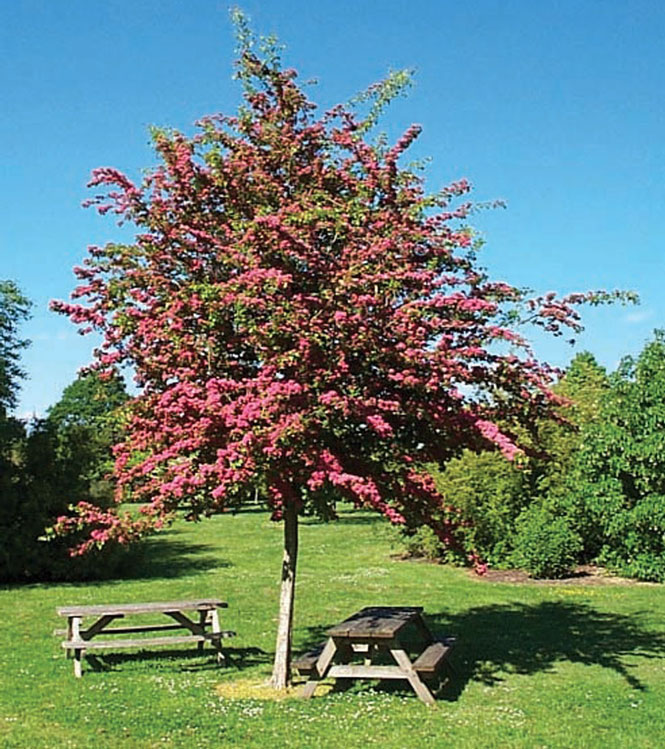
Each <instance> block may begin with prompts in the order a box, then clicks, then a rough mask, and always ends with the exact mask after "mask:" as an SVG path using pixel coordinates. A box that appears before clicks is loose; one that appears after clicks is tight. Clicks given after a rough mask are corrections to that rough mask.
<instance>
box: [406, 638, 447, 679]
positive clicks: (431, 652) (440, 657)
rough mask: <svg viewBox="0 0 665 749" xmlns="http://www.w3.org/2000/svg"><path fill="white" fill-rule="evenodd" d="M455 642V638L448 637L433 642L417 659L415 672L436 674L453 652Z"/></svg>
mask: <svg viewBox="0 0 665 749" xmlns="http://www.w3.org/2000/svg"><path fill="white" fill-rule="evenodd" d="M455 642H456V641H455V638H454V637H447V638H445V639H444V640H437V641H436V642H433V643H432V644H431V645H429V646H428V647H427V648H425V650H424V651H423V652H422V653H421V654H420V655H419V656H418V658H416V660H415V661H414V663H413V668H414V670H416V671H417V672H418V673H422V674H434V673H436V672H437V670H438V669H439V667H440V666H441V664H442V663H443V662H444V661H445V660H446V658H448V656H449V655H450V654H451V652H452V651H453V648H454V647H455Z"/></svg>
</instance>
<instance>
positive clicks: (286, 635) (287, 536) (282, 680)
mask: <svg viewBox="0 0 665 749" xmlns="http://www.w3.org/2000/svg"><path fill="white" fill-rule="evenodd" d="M297 561H298V508H297V507H296V505H295V503H294V502H293V501H290V502H287V503H286V507H285V508H284V556H283V559H282V588H281V592H280V598H279V622H278V625H277V642H276V644H275V662H274V664H273V670H272V678H271V680H270V683H271V684H272V686H273V687H274V688H275V689H285V688H286V687H287V686H288V685H289V684H290V683H291V639H292V638H291V635H292V630H293V601H294V594H295V586H296V564H297Z"/></svg>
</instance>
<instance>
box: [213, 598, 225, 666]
mask: <svg viewBox="0 0 665 749" xmlns="http://www.w3.org/2000/svg"><path fill="white" fill-rule="evenodd" d="M210 624H211V631H212V633H213V634H218V633H219V632H221V631H222V628H221V627H220V626H219V611H217V609H213V610H212V611H211V612H210ZM211 642H212V644H213V646H214V647H215V648H216V649H217V663H219V665H220V666H223V665H224V663H225V662H226V658H225V657H224V652H223V650H222V638H221V637H213V639H212V640H211Z"/></svg>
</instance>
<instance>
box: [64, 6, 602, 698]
mask: <svg viewBox="0 0 665 749" xmlns="http://www.w3.org/2000/svg"><path fill="white" fill-rule="evenodd" d="M240 28H241V34H240V37H241V43H242V45H241V46H242V49H241V57H240V60H239V63H238V74H239V78H240V79H241V81H242V82H243V84H244V91H245V94H244V99H245V103H244V105H243V106H242V107H241V108H240V110H239V112H238V114H237V115H236V116H231V117H229V116H224V115H216V116H211V117H205V118H203V119H202V120H201V121H200V122H199V123H198V127H199V130H198V132H197V134H196V135H195V136H194V137H191V138H189V137H186V136H185V135H183V134H181V133H179V132H165V131H161V130H160V131H155V132H154V134H153V135H154V144H155V149H156V151H157V153H158V154H159V156H160V158H161V165H160V166H158V167H157V168H156V169H154V170H153V171H152V172H151V173H150V174H149V175H148V176H147V177H146V178H145V179H144V181H143V182H142V184H140V185H137V184H135V183H133V182H132V181H130V180H129V179H128V178H127V177H126V176H124V175H123V174H121V173H120V172H118V171H116V170H115V169H109V168H103V169H97V170H96V171H95V172H94V173H93V178H92V181H91V183H90V184H91V186H92V187H98V188H102V192H101V193H100V194H99V195H98V196H96V197H94V198H93V199H92V200H91V201H90V203H92V204H94V205H95V206H96V207H97V209H98V210H99V212H100V213H103V214H104V213H108V212H110V213H113V214H116V215H117V216H119V217H120V219H121V220H127V221H130V222H133V224H134V225H136V227H137V228H138V233H137V235H136V238H135V241H134V242H133V243H132V244H108V245H106V246H105V247H90V248H89V256H88V257H87V259H86V260H85V261H84V265H83V266H82V267H79V268H76V269H75V272H76V275H77V276H78V277H79V279H81V285H80V286H79V287H78V288H77V289H76V291H75V292H74V294H73V296H74V298H75V299H76V298H80V299H82V300H84V303H79V302H78V301H73V302H72V303H63V302H58V303H54V307H55V308H56V309H57V310H59V311H62V312H64V313H66V314H68V315H69V316H70V317H71V319H72V320H73V321H74V322H75V323H77V324H80V325H81V326H82V330H83V332H88V331H91V330H93V329H94V330H97V331H99V332H101V334H102V335H103V343H102V344H101V346H100V348H99V349H98V351H97V352H96V366H97V367H98V368H100V369H101V370H102V371H110V370H111V369H113V368H115V367H117V366H119V365H121V364H123V363H124V364H129V365H131V366H132V367H133V369H134V371H135V376H136V381H137V383H138V386H139V389H140V394H139V395H138V396H137V397H136V398H135V399H134V400H133V403H132V404H131V408H130V411H129V415H128V417H127V418H128V420H127V425H126V434H127V438H126V440H125V441H124V442H123V443H121V444H119V445H117V446H116V448H115V455H116V464H115V477H116V480H117V486H118V495H117V496H118V499H119V500H120V499H121V498H122V497H123V496H125V493H126V492H130V493H131V495H132V496H133V497H134V498H138V499H141V500H144V501H145V506H144V508H143V518H142V519H141V522H140V523H139V524H138V525H137V524H136V523H135V522H133V521H131V520H130V519H129V518H128V517H124V518H121V517H119V516H118V515H116V514H115V513H112V512H102V511H100V510H99V509H97V508H94V507H92V506H90V505H81V506H80V507H79V508H78V515H77V516H76V517H70V518H61V519H60V522H59V524H58V526H57V527H58V530H60V531H61V532H66V531H67V530H70V529H72V528H78V529H79V530H80V528H81V527H82V526H85V525H88V526H90V527H91V528H92V533H91V535H90V537H89V539H88V540H87V541H86V542H84V543H83V544H81V545H80V546H79V547H78V549H77V550H78V552H81V553H83V552H85V551H86V550H87V549H88V548H90V547H91V546H92V545H94V544H101V543H104V542H106V541H108V540H118V541H124V540H127V538H129V537H131V535H132V534H135V533H140V532H142V531H143V530H145V528H146V527H147V526H149V525H157V526H159V525H160V524H161V523H162V522H163V520H164V517H165V516H167V515H168V514H169V513H170V512H172V511H173V510H174V509H175V508H177V507H185V508H186V509H187V510H188V513H189V517H191V518H198V517H199V516H201V515H206V514H209V513H211V512H214V511H216V510H218V509H219V508H221V507H222V506H224V505H225V504H227V503H229V502H233V501H234V500H235V498H237V497H238V496H240V495H242V494H243V493H244V492H247V491H248V490H249V489H251V488H252V487H254V486H256V485H257V483H259V482H260V483H261V484H262V485H264V486H265V487H267V492H268V500H269V502H270V504H271V506H272V510H273V517H274V518H275V519H279V520H283V522H284V561H283V567H282V592H281V601H280V619H279V632H278V638H277V649H276V657H275V665H274V671H273V683H274V684H275V686H277V687H281V686H284V685H285V684H286V683H287V681H288V679H289V658H290V639H291V627H292V617H293V593H294V582H295V574H296V557H297V545H298V532H297V530H298V514H299V512H301V510H302V509H303V507H305V506H315V507H318V508H320V509H326V510H327V511H333V510H334V502H335V500H336V499H339V498H342V499H346V500H349V501H350V502H352V503H353V504H355V505H356V506H359V507H369V508H373V509H375V510H377V511H379V512H380V513H383V514H384V515H385V516H386V517H387V518H388V519H389V520H390V521H391V522H393V523H403V522H406V521H407V520H408V522H410V523H429V524H434V525H435V527H436V532H437V533H438V534H439V536H440V537H441V538H442V539H443V540H444V541H445V542H447V543H452V542H454V530H455V528H454V523H453V522H452V521H449V520H448V521H445V522H440V523H438V524H437V523H436V522H435V521H434V520H433V517H434V516H435V515H436V516H437V517H441V516H442V514H441V513H435V510H436V509H437V508H440V507H441V504H442V503H443V502H444V499H443V497H441V496H440V495H439V494H438V493H437V491H436V489H435V486H434V484H433V481H432V480H431V478H430V476H429V475H428V474H427V472H426V470H425V469H424V466H425V464H426V463H428V462H431V461H436V462H443V461H446V460H447V459H448V458H450V457H451V456H452V455H455V454H457V453H459V451H460V450H461V449H462V448H463V447H471V448H477V447H479V446H481V445H485V446H487V445H488V444H494V445H495V446H496V447H497V448H498V449H499V450H501V452H503V454H504V455H506V456H507V457H508V458H513V457H515V456H516V455H517V454H518V453H519V452H520V447H519V445H518V444H517V443H516V441H515V440H514V439H513V438H512V437H511V435H510V434H508V433H505V432H504V431H502V430H501V429H500V428H499V427H498V426H497V424H498V423H509V422H511V421H512V422H520V423H522V424H524V423H528V422H530V421H532V420H535V419H536V418H537V417H538V416H539V415H542V413H543V412H544V411H547V410H548V409H549V407H550V404H551V402H552V399H553V397H554V396H553V395H552V394H551V392H550V390H549V386H550V383H551V378H552V374H551V372H550V370H549V369H548V368H547V367H546V366H543V365H541V364H539V363H538V362H537V361H535V360H534V358H533V357H532V356H531V354H530V352H529V350H528V348H527V345H526V343H525V341H524V340H523V339H522V338H521V337H520V336H519V335H518V334H517V333H516V332H515V331H514V330H513V329H511V326H510V321H511V320H513V321H514V319H515V317H514V316H515V309H516V305H517V306H519V305H520V304H521V303H522V302H525V301H526V300H525V299H524V295H523V293H522V292H521V291H519V290H517V289H516V288H514V287H513V286H511V285H509V284H506V283H503V282H494V281H490V280H489V279H488V277H487V276H486V274H485V273H484V272H483V270H482V269H480V268H479V267H478V266H477V263H476V260H475V255H474V248H473V241H472V232H471V230H470V229H468V228H466V227H465V225H464V219H465V217H466V216H467V215H468V213H469V211H470V209H471V205H470V204H469V203H468V202H462V203H461V204H458V205H453V203H455V201H456V199H459V198H461V197H462V196H464V195H466V193H468V191H469V185H468V184H467V182H466V181H465V180H461V181H459V182H456V183H454V184H452V185H449V186H448V187H446V188H444V189H443V190H441V191H440V192H439V193H437V194H436V195H433V196H432V195H427V194H426V193H425V192H424V188H423V184H422V181H421V179H420V178H419V177H418V176H417V175H416V174H415V173H414V172H413V171H411V170H409V169H406V168H402V167H400V166H398V161H399V159H400V157H401V155H402V154H403V152H404V151H405V150H406V149H407V148H408V146H409V145H410V144H411V143H412V141H413V140H414V139H415V138H416V137H417V135H418V133H419V128H418V127H417V126H413V127H411V128H409V129H408V130H407V131H406V133H405V134H404V135H403V136H402V137H401V138H400V139H399V140H398V142H397V143H396V144H395V145H393V146H392V147H387V146H386V145H384V144H383V143H382V142H381V141H379V142H378V143H375V144H370V143H369V142H368V141H367V139H366V133H367V130H368V129H369V127H370V126H371V125H373V124H374V122H375V120H376V118H377V116H378V114H379V113H380V111H381V109H382V107H383V106H384V104H385V103H386V102H387V101H388V100H389V99H390V98H391V97H392V96H394V95H395V94H396V93H398V92H399V90H400V89H401V88H402V87H403V85H404V83H405V78H404V76H403V74H396V75H392V76H391V77H389V78H388V79H387V80H386V81H385V82H383V83H382V84H379V85H376V86H374V87H372V88H370V89H369V90H368V92H367V93H366V95H365V97H364V101H365V103H366V105H367V106H366V109H368V110H369V111H368V114H366V116H364V117H363V116H361V115H359V114H357V113H356V112H355V110H353V109H350V108H347V107H343V106H338V107H335V108H334V109H332V110H331V111H329V112H327V113H325V114H323V115H322V116H319V115H317V113H316V111H315V107H314V105H313V104H312V103H311V102H310V101H309V100H308V99H307V97H306V96H305V94H304V93H303V91H302V89H301V88H299V86H298V85H297V83H296V73H295V72H294V71H293V70H284V69H282V68H281V66H280V63H279V57H278V55H277V54H275V50H274V47H270V46H269V48H268V50H267V52H266V51H265V49H264V51H263V53H255V52H254V48H253V46H252V42H251V39H250V38H249V36H248V34H247V33H246V29H245V27H244V26H243V23H242V19H240ZM457 202H459V201H457ZM584 298H585V297H583V296H581V295H576V296H573V297H569V298H568V299H563V300H557V299H556V298H555V297H554V295H548V296H547V297H543V298H541V299H539V300H532V301H531V302H530V303H529V304H530V307H529V308H528V314H529V315H530V316H531V317H532V318H533V320H534V321H536V322H540V323H541V324H543V325H544V326H545V327H547V328H549V329H551V330H553V331H554V332H561V330H563V329H564V328H565V326H572V327H573V328H578V327H579V321H578V320H577V317H576V312H575V310H574V308H573V307H572V306H571V304H574V303H576V302H579V301H582V300H583V299H584ZM586 298H592V299H594V300H597V299H600V298H601V297H600V296H598V295H596V296H587V297H586ZM506 344H509V346H510V349H511V351H510V353H508V346H507V345H506ZM520 352H521V353H520ZM450 516H451V515H450V512H449V513H447V514H446V517H450Z"/></svg>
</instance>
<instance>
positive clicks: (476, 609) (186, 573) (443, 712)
mask: <svg viewBox="0 0 665 749" xmlns="http://www.w3.org/2000/svg"><path fill="white" fill-rule="evenodd" d="M391 538H392V535H391V533H390V531H389V529H388V528H387V526H386V524H385V523H384V522H383V521H382V520H381V519H379V518H376V519H375V518H373V517H371V516H369V515H367V514H363V513H348V514H346V515H344V516H343V519H342V520H341V521H339V522H337V523H333V524H329V525H324V524H320V523H317V522H314V521H312V520H307V519H306V520H304V521H303V524H302V525H301V547H300V548H301V553H300V560H299V582H298V586H297V597H296V631H295V643H294V647H295V652H296V653H297V652H300V651H301V650H303V649H305V648H306V647H308V646H310V645H313V644H316V643H317V642H319V641H320V640H321V639H322V637H321V635H322V632H323V630H325V629H326V628H327V627H329V626H330V625H332V624H334V623H336V622H338V621H340V620H341V619H343V618H345V617H346V616H348V615H349V614H351V613H353V612H354V611H356V610H357V609H359V608H361V607H363V606H366V605H372V604H379V605H390V604H394V605H399V604H402V605H421V606H424V607H425V614H426V616H427V618H428V621H429V623H430V625H431V627H432V629H434V630H435V631H438V632H440V633H442V634H443V633H446V634H448V633H449V634H456V635H457V636H458V639H459V643H460V644H459V646H458V649H457V650H456V652H455V655H454V662H455V666H456V668H457V670H458V671H459V672H460V676H459V678H458V680H457V681H455V682H454V683H453V684H452V685H449V686H448V687H447V688H446V689H444V690H443V691H442V693H441V695H440V697H439V701H438V703H437V705H436V707H434V708H428V707H426V706H425V705H423V704H422V703H421V702H419V701H418V700H417V699H416V697H415V695H414V694H413V693H412V692H410V690H408V689H406V688H404V689H402V688H399V689H397V690H396V689H395V685H394V684H393V685H392V686H391V687H390V688H389V687H384V686H382V685H374V686H372V685H370V684H367V683H360V684H356V685H355V686H353V687H352V688H351V689H350V690H347V691H332V692H330V693H328V694H325V695H320V696H319V694H318V693H317V695H315V697H314V699H312V700H310V701H302V700H299V699H298V698H289V699H285V700H283V701H279V702H276V701H267V700H264V699H260V698H259V697H260V694H259V692H258V691H257V693H256V696H255V695H254V694H252V688H251V687H248V688H246V689H244V690H238V689H236V693H237V694H238V696H239V697H240V698H238V699H229V698H228V697H222V696H220V695H219V693H218V691H217V690H218V689H219V686H220V684H221V685H223V686H225V687H226V689H223V690H222V692H223V693H226V694H228V693H229V689H231V687H230V684H231V683H234V682H239V681H241V682H246V683H248V684H249V683H259V682H261V681H262V680H263V679H264V678H266V677H267V676H268V675H269V673H270V665H271V658H272V653H273V648H274V636H275V621H276V619H275V617H276V613H277V599H278V573H279V567H280V560H281V527H280V526H277V525H275V524H273V523H271V522H270V521H269V520H268V518H267V516H266V515H265V514H263V513H257V512H246V513H243V514H239V515H235V516H233V515H223V516H218V517H215V518H213V519H211V520H208V521H204V522H202V523H200V524H197V525H192V524H185V523H181V524H180V525H177V526H175V527H174V529H172V530H170V531H168V532H167V533H164V534H163V535H161V536H159V537H156V538H154V539H151V540H150V541H149V542H148V544H149V546H148V549H147V553H146V558H145V560H144V562H143V564H142V565H141V568H140V569H138V570H137V571H136V574H135V576H133V577H132V579H123V580H112V581H105V582H98V583H86V584H75V585H74V584H58V585H30V586H5V587H4V588H0V612H1V613H2V627H1V628H0V746H2V747H31V748H32V747H95V749H102V748H103V747H158V746H159V747H225V746H243V747H314V748H318V747H365V746H374V745H376V746H381V747H421V746H422V747H448V746H454V747H473V748H474V749H478V748H479V747H529V748H534V747H566V748H567V747H605V748H607V749H611V748H613V747H621V748H622V749H627V748H628V747H658V748H660V747H663V746H665V728H664V718H665V658H664V656H665V595H664V592H665V589H664V588H663V587H662V586H656V585H634V586H632V585H631V586H625V585H603V586H600V585H598V586H581V585H579V586H578V585H569V584H568V585H556V584H552V585H517V584H497V583H489V582H485V581H483V580H481V579H474V578H471V577H469V575H468V574H467V572H466V571H464V570H458V569H450V568H446V567H440V566H437V565H431V564H424V563H418V562H404V561H398V560H396V559H394V558H393V557H392V556H391V553H392V551H393V549H392V548H391ZM207 596H211V597H220V598H222V599H225V600H227V601H228V602H229V608H228V609H227V610H225V611H222V612H221V614H222V627H223V628H225V629H226V628H229V629H234V630H236V631H237V633H238V636H237V637H236V638H234V639H232V640H227V641H226V644H227V646H228V647H227V652H228V654H229V660H230V663H229V665H228V667H226V668H219V667H218V666H217V665H216V663H215V658H214V656H213V651H212V649H209V650H206V652H205V653H204V654H202V655H199V654H197V653H196V649H195V647H193V646H192V647H191V648H188V649H186V650H185V649H183V650H180V651H178V652H174V651H165V650H155V651H153V652H151V653H150V654H145V653H142V652H137V651H118V652H113V651H101V655H100V660H101V661H102V663H103V665H104V666H105V670H101V671H95V670H93V669H92V668H91V667H90V666H89V665H88V664H85V663H84V674H83V678H82V679H80V680H76V679H74V676H73V669H72V664H71V661H67V660H66V659H65V656H64V652H63V651H62V649H61V647H60V639H61V638H58V637H54V636H53V634H52V632H53V629H54V628H56V627H62V626H63V623H64V622H63V620H60V618H59V617H57V616H56V615H55V608H56V606H62V605H67V604H93V603H109V602H128V601H158V600H168V599H178V598H198V597H207Z"/></svg>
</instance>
